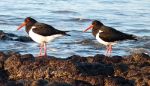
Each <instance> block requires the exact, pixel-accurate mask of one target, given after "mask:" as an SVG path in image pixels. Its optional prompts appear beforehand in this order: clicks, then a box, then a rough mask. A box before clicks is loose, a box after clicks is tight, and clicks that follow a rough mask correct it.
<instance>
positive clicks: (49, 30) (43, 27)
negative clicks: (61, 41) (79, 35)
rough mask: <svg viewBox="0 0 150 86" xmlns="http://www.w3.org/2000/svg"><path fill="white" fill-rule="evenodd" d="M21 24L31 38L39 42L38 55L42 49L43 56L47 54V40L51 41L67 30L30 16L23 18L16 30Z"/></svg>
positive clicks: (64, 33)
mask: <svg viewBox="0 0 150 86" xmlns="http://www.w3.org/2000/svg"><path fill="white" fill-rule="evenodd" d="M23 26H25V27H26V32H27V33H28V35H29V36H30V37H31V39H32V40H33V41H35V42H37V43H40V53H39V56H43V55H42V50H43V49H44V56H47V47H46V44H47V43H48V42H49V41H53V40H54V39H56V38H58V37H61V36H64V35H67V36H70V35H69V34H67V33H66V32H68V31H61V30H57V29H55V28H54V27H52V26H51V25H48V24H45V23H40V22H38V21H36V20H35V19H33V18H31V17H27V18H25V20H24V22H23V23H22V24H21V25H20V26H19V27H18V29H17V30H19V29H21V28H22V27H23Z"/></svg>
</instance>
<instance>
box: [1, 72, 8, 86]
mask: <svg viewBox="0 0 150 86" xmlns="http://www.w3.org/2000/svg"><path fill="white" fill-rule="evenodd" d="M8 78H9V74H8V72H7V71H6V70H0V83H3V84H4V83H6V82H7V80H8Z"/></svg>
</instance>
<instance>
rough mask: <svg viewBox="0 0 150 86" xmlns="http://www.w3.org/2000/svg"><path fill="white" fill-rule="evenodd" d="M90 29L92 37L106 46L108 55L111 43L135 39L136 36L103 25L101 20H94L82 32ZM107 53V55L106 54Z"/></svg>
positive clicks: (110, 50)
mask: <svg viewBox="0 0 150 86" xmlns="http://www.w3.org/2000/svg"><path fill="white" fill-rule="evenodd" d="M89 29H92V33H93V35H94V37H96V39H97V41H98V42H100V43H102V44H104V45H105V46H106V53H105V55H107V56H110V55H111V52H112V45H114V44H116V43H117V42H118V41H122V40H137V37H136V36H134V35H131V34H126V33H123V32H120V31H118V30H116V29H114V28H112V27H109V26H105V25H104V24H103V23H102V22H100V21H98V20H94V21H93V22H92V25H90V26H89V27H88V28H87V29H86V30H84V32H86V31H87V30H89ZM108 54H109V55H108Z"/></svg>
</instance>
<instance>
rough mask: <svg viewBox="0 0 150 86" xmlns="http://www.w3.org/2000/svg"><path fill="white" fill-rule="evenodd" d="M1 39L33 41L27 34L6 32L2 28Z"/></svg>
mask: <svg viewBox="0 0 150 86" xmlns="http://www.w3.org/2000/svg"><path fill="white" fill-rule="evenodd" d="M0 40H11V41H20V42H31V41H32V39H31V38H30V37H27V36H17V35H15V34H13V33H5V32H4V31H2V30H0Z"/></svg>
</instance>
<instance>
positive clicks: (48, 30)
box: [33, 23, 66, 36]
mask: <svg viewBox="0 0 150 86" xmlns="http://www.w3.org/2000/svg"><path fill="white" fill-rule="evenodd" d="M34 26H35V28H33V32H35V33H37V34H40V35H42V36H51V35H55V34H62V35H65V34H66V33H65V31H60V30H57V29H55V28H54V27H52V26H51V25H48V24H44V23H35V24H34Z"/></svg>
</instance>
